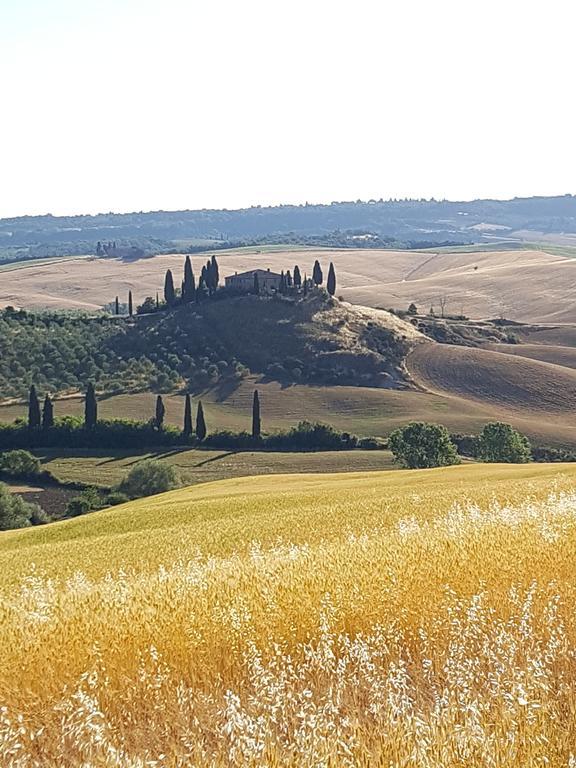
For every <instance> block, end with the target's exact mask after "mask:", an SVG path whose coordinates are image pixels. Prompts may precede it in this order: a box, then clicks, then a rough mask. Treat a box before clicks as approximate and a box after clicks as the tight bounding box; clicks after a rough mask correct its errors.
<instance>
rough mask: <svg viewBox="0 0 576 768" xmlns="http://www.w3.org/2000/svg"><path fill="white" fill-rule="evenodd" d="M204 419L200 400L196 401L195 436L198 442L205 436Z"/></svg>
mask: <svg viewBox="0 0 576 768" xmlns="http://www.w3.org/2000/svg"><path fill="white" fill-rule="evenodd" d="M206 432H207V430H206V419H205V418H204V408H202V401H201V400H199V401H198V412H197V414H196V437H197V438H198V440H200V442H202V440H204V438H205V437H206Z"/></svg>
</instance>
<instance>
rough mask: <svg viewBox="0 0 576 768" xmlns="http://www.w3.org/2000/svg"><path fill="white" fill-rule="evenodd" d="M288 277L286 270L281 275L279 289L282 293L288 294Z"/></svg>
mask: <svg viewBox="0 0 576 768" xmlns="http://www.w3.org/2000/svg"><path fill="white" fill-rule="evenodd" d="M286 288H287V284H286V275H285V274H284V270H282V272H281V273H280V288H279V289H278V290H279V291H280V293H286Z"/></svg>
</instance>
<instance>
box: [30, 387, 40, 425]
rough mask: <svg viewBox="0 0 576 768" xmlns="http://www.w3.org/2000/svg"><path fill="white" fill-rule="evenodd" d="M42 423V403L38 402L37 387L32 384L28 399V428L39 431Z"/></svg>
mask: <svg viewBox="0 0 576 768" xmlns="http://www.w3.org/2000/svg"><path fill="white" fill-rule="evenodd" d="M41 423H42V417H41V415H40V402H39V400H38V395H37V394H36V387H35V386H34V384H32V386H31V387H30V395H29V397H28V427H29V428H30V429H39V428H40V424H41Z"/></svg>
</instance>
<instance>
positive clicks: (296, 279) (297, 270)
mask: <svg viewBox="0 0 576 768" xmlns="http://www.w3.org/2000/svg"><path fill="white" fill-rule="evenodd" d="M301 285H302V276H301V274H300V267H299V266H298V264H296V266H295V267H294V287H295V288H300V286H301Z"/></svg>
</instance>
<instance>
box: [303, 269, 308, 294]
mask: <svg viewBox="0 0 576 768" xmlns="http://www.w3.org/2000/svg"><path fill="white" fill-rule="evenodd" d="M302 293H303V294H304V296H307V295H308V278H307V277H306V273H304V283H303V288H302Z"/></svg>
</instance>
